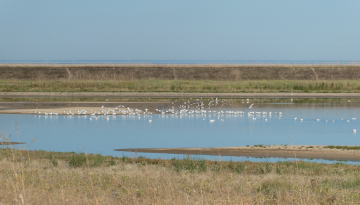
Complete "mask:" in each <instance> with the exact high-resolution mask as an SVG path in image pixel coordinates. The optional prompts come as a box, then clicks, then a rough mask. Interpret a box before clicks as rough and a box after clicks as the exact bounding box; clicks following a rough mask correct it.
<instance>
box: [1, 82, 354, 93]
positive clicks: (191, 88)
mask: <svg viewBox="0 0 360 205" xmlns="http://www.w3.org/2000/svg"><path fill="white" fill-rule="evenodd" d="M359 91H360V81H358V80H346V81H345V80H333V81H331V80H328V81H290V80H272V81H266V80H252V81H248V80H244V81H186V80H135V81H115V80H98V81H95V80H88V81H80V80H72V81H67V80H57V81H41V80H40V81H19V80H0V92H211V93H235V92H259V93H271V92H299V93H303V92H305V93H309V92H315V93H316V92H318V93H324V92H325V93H334V92H335V93H341V92H359Z"/></svg>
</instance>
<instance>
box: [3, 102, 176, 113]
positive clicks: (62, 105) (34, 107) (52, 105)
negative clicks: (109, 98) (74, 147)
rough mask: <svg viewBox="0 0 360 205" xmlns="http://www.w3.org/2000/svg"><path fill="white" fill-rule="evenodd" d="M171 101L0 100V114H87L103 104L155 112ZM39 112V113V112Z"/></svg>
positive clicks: (106, 106)
mask: <svg viewBox="0 0 360 205" xmlns="http://www.w3.org/2000/svg"><path fill="white" fill-rule="evenodd" d="M171 103H172V102H170V101H165V102H164V101H163V102H146V101H145V102H0V114H41V115H43V114H44V113H45V112H46V113H51V112H52V113H58V115H64V114H67V113H68V112H70V111H71V112H72V113H74V114H75V115H76V114H77V113H78V110H85V111H87V114H88V115H89V114H92V113H94V112H97V113H98V112H101V107H102V106H104V110H109V109H114V108H116V107H118V106H119V105H122V106H124V107H123V108H122V107H118V110H123V109H127V107H129V108H130V109H133V110H134V109H139V110H143V111H144V110H145V109H148V110H149V112H155V109H156V108H159V109H160V108H169V107H171V106H172V104H171ZM39 112H40V113H39Z"/></svg>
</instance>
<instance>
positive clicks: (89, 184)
mask: <svg viewBox="0 0 360 205" xmlns="http://www.w3.org/2000/svg"><path fill="white" fill-rule="evenodd" d="M359 171H360V167H359V166H356V165H347V164H341V163H337V164H321V163H312V162H303V161H296V162H277V163H267V162H262V163H256V162H248V161H246V162H221V161H207V160H202V159H193V158H184V159H171V160H161V159H148V158H143V157H136V158H129V157H110V156H101V155H85V154H76V153H58V152H46V151H23V150H22V151H19V150H11V149H1V150H0V185H1V186H0V193H2V194H1V196H0V201H1V203H3V204H60V203H61V204H359V203H360V176H359Z"/></svg>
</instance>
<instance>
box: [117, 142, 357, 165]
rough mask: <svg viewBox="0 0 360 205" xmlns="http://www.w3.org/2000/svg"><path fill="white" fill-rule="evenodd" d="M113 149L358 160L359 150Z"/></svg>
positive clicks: (294, 147)
mask: <svg viewBox="0 0 360 205" xmlns="http://www.w3.org/2000/svg"><path fill="white" fill-rule="evenodd" d="M310 147H312V148H310ZM115 151H128V152H143V153H167V154H189V155H190V154H191V155H193V154H194V155H220V156H243V157H280V158H303V159H326V160H351V161H360V150H342V149H329V148H324V145H288V146H283V145H281V146H280V145H271V146H266V147H265V148H263V147H252V146H250V147H217V148H149V149H146V148H139V149H138V148H133V149H116V150H115Z"/></svg>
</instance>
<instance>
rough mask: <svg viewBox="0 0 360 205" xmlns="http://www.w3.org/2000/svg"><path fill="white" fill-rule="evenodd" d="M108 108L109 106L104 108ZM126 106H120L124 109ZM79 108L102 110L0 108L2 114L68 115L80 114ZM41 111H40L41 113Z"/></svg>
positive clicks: (97, 109)
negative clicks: (70, 113)
mask: <svg viewBox="0 0 360 205" xmlns="http://www.w3.org/2000/svg"><path fill="white" fill-rule="evenodd" d="M1 108H8V107H0V109H1ZM104 109H105V110H108V109H109V108H104ZM111 109H113V108H111ZM122 109H124V108H119V110H122ZM78 110H85V111H87V113H86V114H87V115H90V114H92V113H94V112H96V113H98V112H100V111H101V109H100V107H61V108H47V109H42V108H40V109H9V110H0V113H1V114H41V115H44V113H45V112H46V113H58V114H59V115H66V114H67V113H69V112H70V111H71V112H72V113H74V114H75V115H77V114H78ZM39 112H40V113H39Z"/></svg>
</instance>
